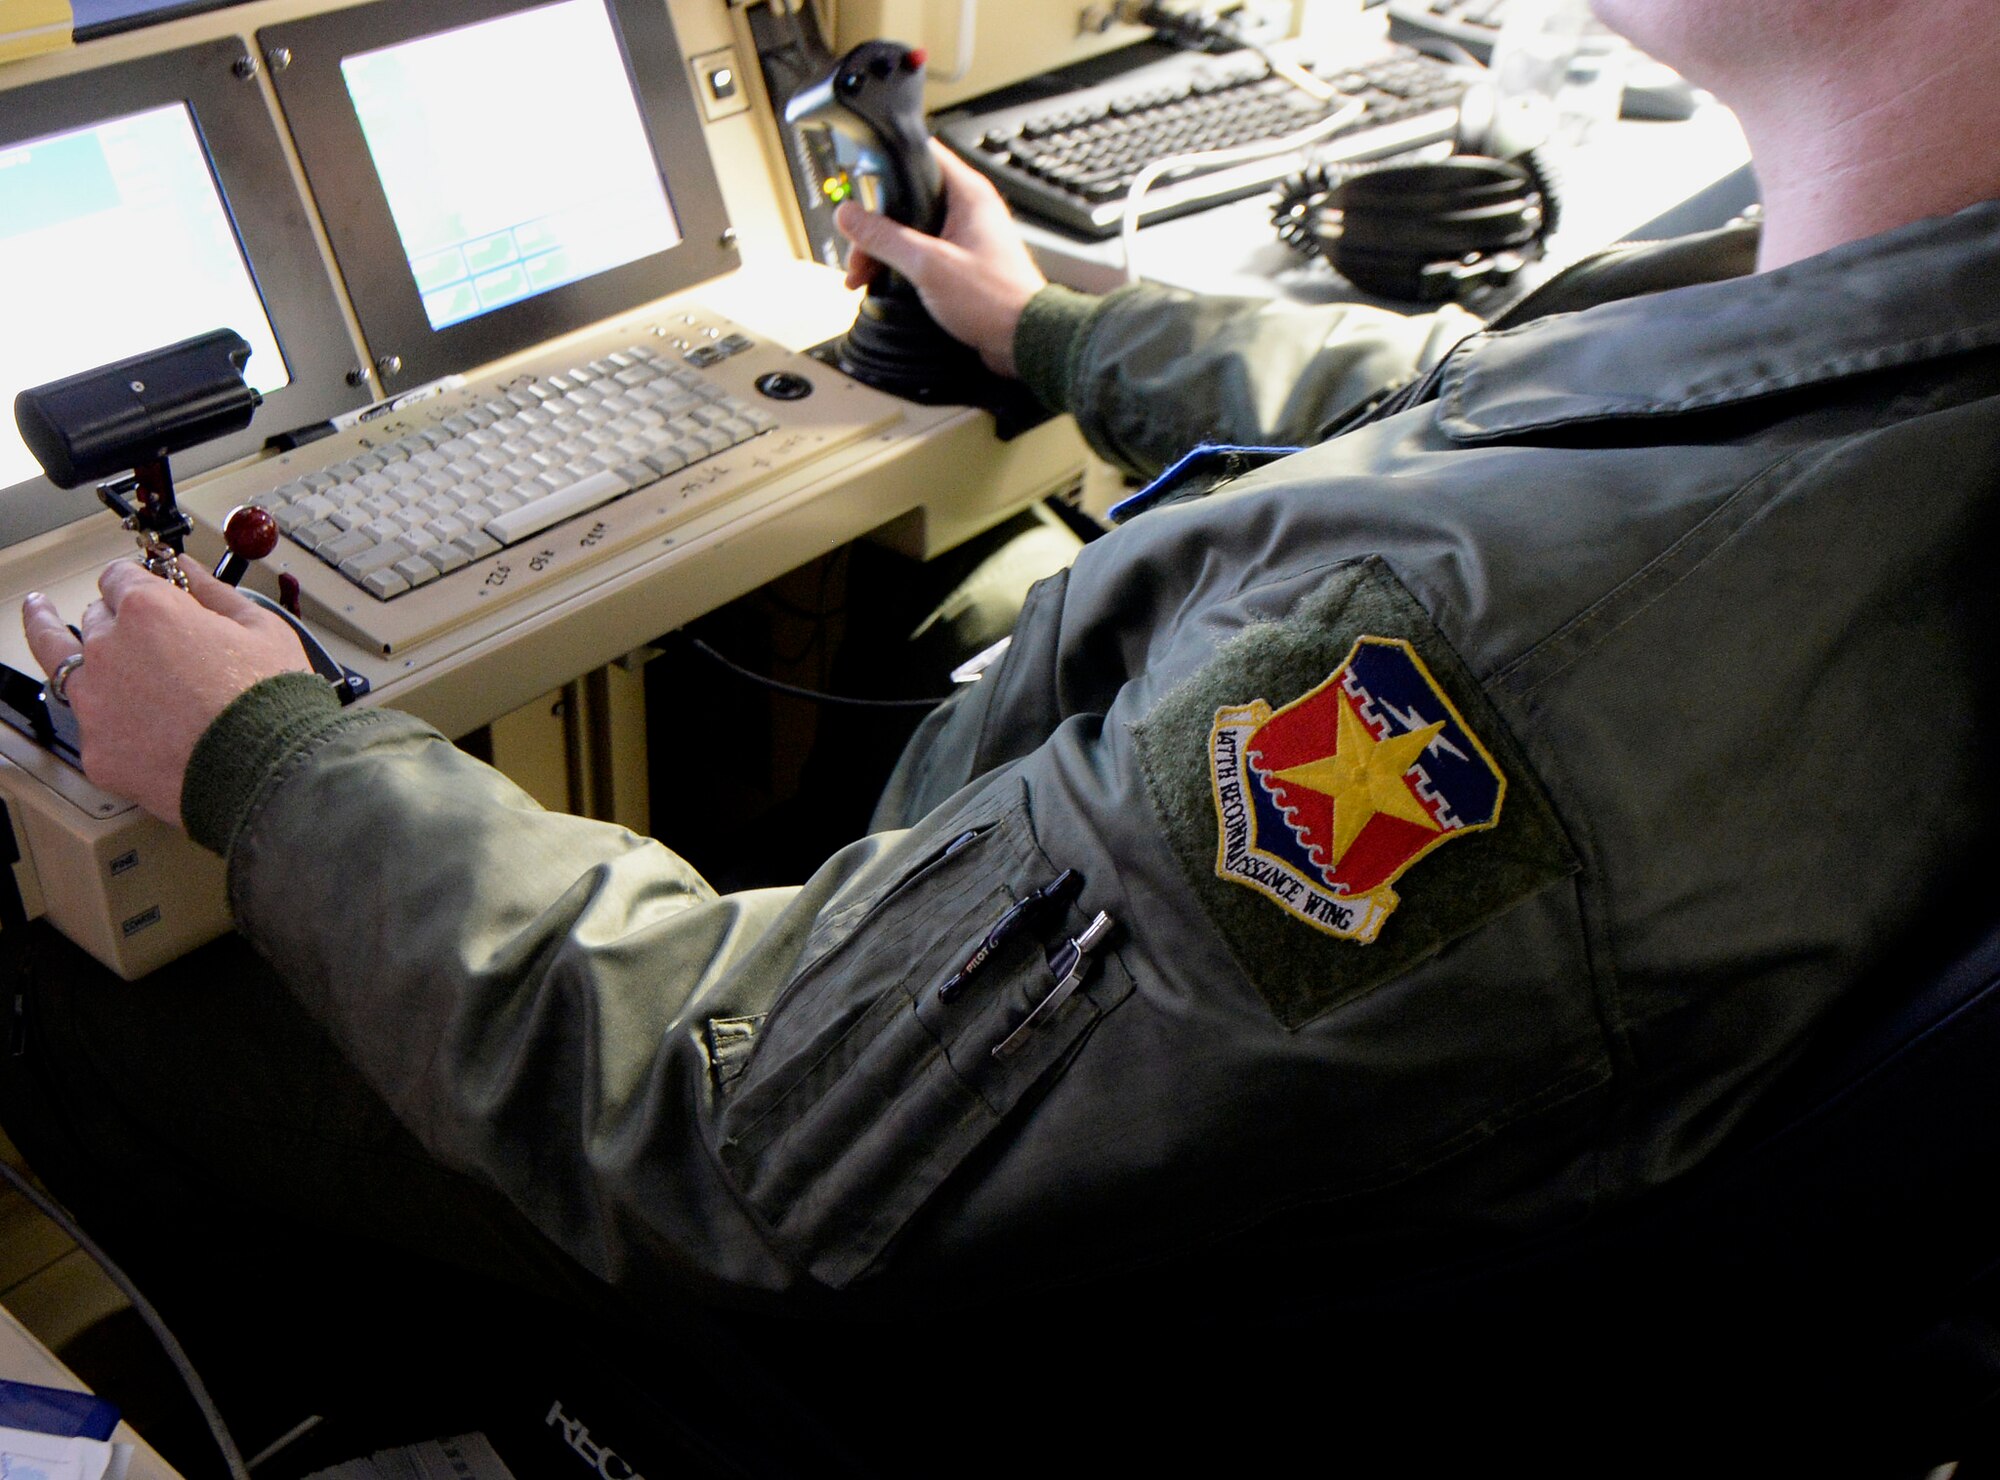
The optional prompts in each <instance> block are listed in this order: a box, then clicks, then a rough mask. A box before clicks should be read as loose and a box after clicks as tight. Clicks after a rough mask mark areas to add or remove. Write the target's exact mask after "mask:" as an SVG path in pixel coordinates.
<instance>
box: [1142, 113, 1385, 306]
mask: <svg viewBox="0 0 2000 1480" xmlns="http://www.w3.org/2000/svg"><path fill="white" fill-rule="evenodd" d="M1367 106H1368V105H1367V104H1366V103H1364V102H1363V101H1362V100H1361V99H1359V98H1350V99H1348V101H1347V102H1346V103H1344V104H1342V105H1341V106H1340V107H1338V108H1336V109H1334V111H1333V112H1331V113H1329V114H1327V115H1326V117H1324V118H1322V119H1320V121H1319V122H1317V123H1315V124H1313V125H1311V126H1310V127H1309V128H1303V129H1300V130H1299V131H1298V132H1297V133H1295V134H1286V135H1285V136H1284V137H1283V138H1279V139H1259V140H1258V141H1257V142H1256V143H1254V144H1238V145H1236V146H1235V147H1233V148H1230V149H1206V150H1203V151H1201V152H1200V153H1196V154H1169V155H1168V156H1166V158H1164V159H1156V160H1154V161H1153V162H1152V163H1151V164H1149V165H1147V166H1146V167H1145V168H1144V169H1142V170H1140V171H1139V173H1138V174H1137V175H1135V176H1133V178H1132V188H1131V189H1129V190H1127V191H1126V192H1125V209H1124V211H1123V213H1122V215H1121V217H1120V220H1119V223H1118V241H1119V245H1120V247H1121V248H1122V249H1123V252H1124V257H1125V281H1126V282H1128V283H1136V282H1138V281H1139V259H1138V245H1139V202H1140V200H1141V198H1142V197H1143V196H1144V195H1145V194H1146V192H1147V191H1148V190H1150V189H1152V188H1153V182H1154V181H1155V180H1157V179H1159V178H1160V177H1161V176H1162V175H1166V174H1171V173H1172V172H1173V171H1175V170H1184V169H1193V168H1197V167H1201V166H1206V165H1214V166H1215V167H1217V168H1218V169H1220V168H1223V167H1225V166H1228V165H1232V164H1248V163H1249V162H1250V161H1251V160H1253V159H1265V158H1268V157H1269V156H1270V155H1273V154H1289V153H1291V152H1293V151H1294V150H1298V149H1303V148H1305V147H1306V146H1307V145H1309V144H1316V143H1318V142H1319V141H1320V140H1321V139H1323V138H1325V137H1326V136H1327V135H1328V134H1331V133H1334V132H1336V131H1337V130H1339V129H1343V128H1345V127H1346V126H1347V125H1348V124H1350V123H1352V122H1353V121H1354V120H1355V119H1357V118H1359V117H1360V116H1361V114H1362V111H1363V110H1364V109H1365V108H1366V107H1367Z"/></svg>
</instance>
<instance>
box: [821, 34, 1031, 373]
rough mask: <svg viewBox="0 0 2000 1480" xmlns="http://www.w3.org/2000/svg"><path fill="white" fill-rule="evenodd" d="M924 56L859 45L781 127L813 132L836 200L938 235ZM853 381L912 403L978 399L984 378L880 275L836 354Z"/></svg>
mask: <svg viewBox="0 0 2000 1480" xmlns="http://www.w3.org/2000/svg"><path fill="white" fill-rule="evenodd" d="M923 104H924V53H923V52H922V51H921V50H914V49H912V48H910V47H907V46H904V45H902V44H900V43H899V42H894V41H864V42H862V43H861V45H859V46H857V47H855V48H854V49H853V50H852V51H850V52H848V53H847V55H845V56H843V57H842V58H841V59H840V60H839V61H838V62H836V63H835V64H834V68H833V71H832V72H831V73H830V74H828V75H827V76H826V77H825V78H823V79H821V80H820V81H819V82H816V83H814V84H813V85H812V86H811V87H808V88H806V89H804V90H803V91H801V92H800V93H798V94H797V95H796V96H795V97H793V99H792V100H791V102H790V103H789V104H788V105H787V106H786V108H785V121H786V122H787V123H791V124H794V125H797V126H799V127H802V128H808V129H815V130H819V131H821V132H822V133H823V134H824V135H825V136H826V138H827V141H828V143H829V144H830V145H831V155H832V157H833V159H834V160H835V161H836V162H837V165H838V171H837V173H836V174H834V175H833V176H832V177H831V178H830V179H828V180H827V181H826V183H825V187H824V188H825V191H826V194H827V196H828V197H829V199H831V200H833V201H835V202H836V203H837V202H839V201H842V200H845V199H847V198H848V197H849V196H857V197H858V198H859V199H860V201H861V204H863V205H865V206H867V207H868V208H869V209H871V210H878V211H880V212H881V213H882V214H883V215H885V216H887V217H888V218H889V219H890V220H892V221H900V222H901V223H902V224H903V225H905V226H909V227H912V228H914V229H915V230H918V231H921V232H924V233H926V234H928V235H931V236H936V235H937V234H938V231H939V230H940V229H941V228H942V227H943V225H944V212H945V201H944V182H943V179H942V177H941V176H940V175H939V172H938V165H937V160H936V159H935V158H933V157H932V155H931V150H930V131H929V130H928V129H927V128H926V127H925V125H924V107H923ZM834 362H835V363H836V364H837V365H838V366H839V367H840V369H841V370H842V371H844V372H845V373H847V374H849V375H851V376H853V377H854V378H855V379H856V380H860V381H864V382H866V383H867V384H869V385H872V386H876V387H878V388H879V389H882V390H886V391H889V392H891V393H893V394H895V395H899V396H905V397H908V398H909V399H911V400H916V401H970V402H981V401H983V400H985V399H987V398H988V397H989V394H990V393H989V391H988V389H987V387H988V385H989V382H990V381H991V379H992V377H991V375H990V373H989V372H988V371H987V370H986V368H985V366H984V365H982V364H981V363H980V361H979V357H978V355H976V354H975V353H974V352H973V351H972V350H970V349H968V348H967V347H966V346H965V345H963V344H960V343H959V342H958V341H957V340H956V339H953V338H952V337H951V336H950V335H949V334H947V333H946V332H945V331H944V330H943V329H941V328H939V327H938V324H937V321H936V320H935V319H933V318H932V317H931V316H930V313H929V311H928V310H927V309H925V307H924V305H923V302H922V300H920V299H919V298H918V297H917V290H916V288H915V287H914V286H913V285H912V284H911V283H910V281H909V280H908V279H907V278H905V277H903V276H902V275H901V274H900V273H896V272H892V271H890V270H889V269H888V268H886V267H885V268H882V269H881V270H880V271H878V272H877V273H876V274H875V280H874V281H873V282H872V283H870V284H869V286H868V293H867V296H866V297H864V298H863V299H862V300H861V312H860V314H859V315H858V316H857V317H856V318H855V321H854V327H853V328H851V329H849V330H848V331H847V336H846V338H844V339H842V340H841V341H840V343H839V345H838V347H837V348H836V350H835V352H834Z"/></svg>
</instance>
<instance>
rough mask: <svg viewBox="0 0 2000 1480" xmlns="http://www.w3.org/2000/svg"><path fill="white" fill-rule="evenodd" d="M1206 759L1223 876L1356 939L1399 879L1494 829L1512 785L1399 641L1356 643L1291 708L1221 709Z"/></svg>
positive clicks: (1390, 904) (1377, 924)
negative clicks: (1452, 845) (1461, 841)
mask: <svg viewBox="0 0 2000 1480" xmlns="http://www.w3.org/2000/svg"><path fill="white" fill-rule="evenodd" d="M1208 754H1209V767H1210V773H1211V777H1212V779H1213V781H1214V785H1215V807H1216V817H1217V821H1218V824H1219V829H1220V836H1219V841H1218V846H1217V850H1216V861H1215V872H1216V874H1217V876H1218V877H1220V878H1223V879H1227V880H1230V881H1232V882H1234V883H1238V884H1242V885H1244V886H1245V887H1247V888H1250V889H1254V890H1256V891H1257V892H1259V893H1261V894H1263V895H1264V896H1266V897H1267V898H1269V899H1270V900H1271V901H1272V902H1274V903H1275V904H1278V905H1279V906H1281V907H1282V908H1284V909H1285V910H1287V911H1289V912H1290V913H1291V914H1293V915H1295V916H1297V917H1298V918H1299V919H1301V920H1303V921H1305V922H1306V923H1307V924H1309V925H1312V926H1314V927H1315V928H1317V929H1320V930H1323V931H1325V932H1326V933H1327V934H1329V935H1335V936H1340V937H1342V938H1344V939H1348V940H1353V941H1357V942H1361V943H1366V942H1368V941H1372V940H1374V939H1375V937H1376V935H1377V933H1378V932H1379V931H1380V930H1381V928H1382V923H1383V921H1385V920H1387V919H1388V918H1389V915H1390V913H1391V912H1392V911H1394V910H1395V908H1396V904H1397V898H1396V892H1395V890H1394V889H1393V888H1391V887H1390V886H1391V885H1392V884H1394V882H1395V881H1396V880H1397V879H1398V878H1399V877H1401V875H1402V874H1403V872H1404V871H1405V870H1406V869H1408V868H1409V867H1410V866H1411V865H1412V864H1414V863H1416V862H1417V860H1419V859H1420V858H1422V857H1424V855H1425V854H1427V853H1429V852H1431V851H1432V850H1433V849H1435V848H1439V847H1442V846H1443V845H1444V844H1446V843H1448V842H1450V841H1451V840H1452V839H1453V838H1457V837H1462V836H1464V835H1466V834H1468V833H1474V832H1480V831H1483V830H1485V829H1487V828H1490V827H1492V826H1493V825H1494V824H1495V823H1496V822H1498V821H1499V818H1500V803H1501V800H1502V798H1503V797H1504V796H1505V795H1506V791H1507V780H1506V777H1505V776H1504V775H1503V774H1502V773H1501V771H1500V767H1499V766H1498V765H1497V764H1496V763H1495V762H1494V760H1493V757H1492V756H1491V755H1490V754H1488V752H1487V750H1486V747H1485V746H1484V745H1482V744H1481V743H1480V742H1479V737H1478V736H1476V735H1474V734H1473V733H1472V731H1471V729H1470V728H1469V727H1468V726H1467V725H1466V723H1465V721H1464V720H1463V719H1462V718H1461V717H1460V715H1459V713H1458V711H1457V709H1455V708H1454V707H1453V706H1452V703H1451V701H1450V700H1449V699H1447V698H1446V697H1445V695H1444V690H1443V689H1442V688H1440V687H1439V685H1438V683H1437V681H1436V680H1435V679H1434V678H1432V677H1431V674H1430V670H1429V669H1427V668H1426V667H1425V666H1424V663H1423V660H1422V659H1421V658H1419V657H1418V656H1417V653H1416V650H1415V649H1414V648H1412V647H1411V646H1410V644H1409V643H1407V642H1404V641H1402V640H1401V639H1400V638H1392V637H1373V636H1363V637H1360V638H1358V639H1356V641H1355V643H1354V646H1353V647H1352V648H1351V649H1350V650H1349V651H1348V654H1347V657H1346V658H1345V659H1344V660H1343V661H1342V662H1341V665H1340V666H1339V667H1338V668H1336V669H1335V670H1334V671H1333V673H1332V674H1331V675H1329V676H1328V677H1327V679H1326V681H1325V682H1323V683H1321V684H1320V685H1319V686H1318V687H1317V688H1314V689H1313V690H1311V691H1310V692H1309V693H1306V694H1304V695H1302V696H1301V697H1300V698H1298V699H1295V700H1293V701H1292V702H1291V703H1290V704H1287V705H1285V706H1284V708H1282V709H1278V710H1275V711H1274V710H1273V709H1272V708H1271V707H1270V705H1268V704H1267V703H1265V702H1264V701H1263V700H1261V699H1259V700H1255V701H1253V702H1251V703H1249V704H1241V705H1231V706H1226V707H1224V708H1222V709H1219V710H1217V711H1216V714H1215V723H1214V726H1213V727H1212V728H1211V729H1210V731H1209V740H1208Z"/></svg>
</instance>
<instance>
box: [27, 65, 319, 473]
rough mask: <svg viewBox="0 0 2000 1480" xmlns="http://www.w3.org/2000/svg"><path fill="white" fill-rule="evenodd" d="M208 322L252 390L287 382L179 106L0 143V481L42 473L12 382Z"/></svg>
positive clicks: (89, 363) (155, 343) (163, 341)
mask: <svg viewBox="0 0 2000 1480" xmlns="http://www.w3.org/2000/svg"><path fill="white" fill-rule="evenodd" d="M135 244H143V248H140V249H135ZM212 329H234V330H235V331H236V332H237V333H239V334H241V335H242V336H243V337H244V338H245V339H246V340H248V341H249V342H250V346H251V350H252V353H251V356H250V362H249V364H248V365H247V366H246V367H245V372H244V373H245V378H246V379H248V380H249V382H250V384H251V385H253V386H254V387H256V388H257V389H258V390H259V391H262V392H264V393H265V394H267V395H268V394H270V393H272V392H274V391H277V390H279V389H281V388H282V387H284V386H285V385H287V384H288V383H289V377H288V373H287V370H286V365H285V360H284V357H283V356H282V355H281V354H280V353H279V350H278V340H277V335H276V333H275V332H274V331H273V329H272V327H271V320H270V318H269V317H268V316H267V314H266V313H265V310H264V304H263V301H262V300H261V298H260V297H259V295H258V292H257V284H256V282H255V280H254V279H253V278H252V276H251V273H250V269H249V267H248V265H247V264H246V262H245V260H244V256H243V249H242V247H241V245H240V243H239V242H238V240H237V237H236V232H235V230H234V229H233V228H232V226H231V224H230V217H229V212H228V210H227V208H226V207H225V206H224V204H223V199H222V194H221V192H220V190H219V189H218V188H217V186H216V183H215V178H214V176H213V175H212V174H211V173H210V170H209V165H208V158H207V155H206V154H205V152H204V151H203V148H202V144H201V140H200V138H199V137H198V136H197V134H196V130H195V125H194V120H193V118H192V117H191V116H190V114H189V112H188V109H187V108H186V106H185V105H183V104H179V103H174V104H169V105H167V106H164V107H158V108H150V109H147V110H145V111H143V112H137V113H131V114H127V115H124V116H121V117H118V118H113V119H109V120H106V121H104V122H101V123H98V124H95V125H92V126H90V127H85V128H78V129H72V130H70V131H68V132H63V133H52V134H48V135H46V136H43V137H40V138H33V139H28V140H25V141H22V142H18V143H12V144H6V145H0V402H4V405H0V487H7V486H10V485H12V484H15V483H18V482H21V481H22V480H24V479H27V478H31V477H34V476H35V475H36V474H38V473H39V472H40V469H39V468H38V467H37V466H36V465H35V461H34V458H33V457H32V456H31V455H30V454H29V452H28V450H27V448H26V447H24V446H23V445H22V443H21V440H20V437H19V435H18V434H17V433H16V432H15V430H14V418H13V414H12V408H13V398H14V394H15V393H16V392H17V391H21V390H24V389H26V388H28V387H29V386H36V385H41V384H44V383H46V382H48V381H51V380H58V379H61V378H62V377H63V376H66V375H74V374H76V373H78V372H79V371H83V370H88V369H91V368H92V367H94V366H97V365H102V364H105V363H107V362H109V361H112V360H118V359H123V358H125V357H126V356H128V355H135V354H140V353H143V352H144V351H146V350H150V349H158V348H161V347H162V346H165V345H168V344H172V343H174V342H175V341H177V340H181V339H186V338H189V337H190V336H192V335H196V334H203V333H207V332H208V331H209V330H212Z"/></svg>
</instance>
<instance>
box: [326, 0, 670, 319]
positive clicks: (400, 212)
mask: <svg viewBox="0 0 2000 1480" xmlns="http://www.w3.org/2000/svg"><path fill="white" fill-rule="evenodd" d="M340 72H341V78H342V81H343V83H344V84H345V86H346V89H347V94H348V97H349V98H350V100H351V101H352V103H353V105H354V112H355V116H356V117H357V118H358V119H359V121H360V124H361V131H362V135H363V137H364V138H365V139H366V141H367V147H368V153H369V156H370V158H371V161H372V163H373V165H374V168H375V172H376V174H377V176H378V177H379V179H380V181H381V184H382V191H383V194H384V195H385V196H386V197H387V199H388V203H389V211H390V214H391V216H392V217H393V219H394V221H395V225H396V232H397V235H398V237H399V238H400V239H401V246H402V252H403V256H404V258H405V259H406V260H407V261H408V263H409V270H410V275H411V277H412V278H413V279H414V280H415V283H416V287H417V292H418V294H419V296H420V298H421V300H422V303H423V311H424V315H425V317H426V318H427V319H428V320H429V321H430V326H431V328H432V329H434V330H435V329H442V328H445V327H447V326H449V325H452V324H457V323H461V322H464V321H465V320H468V319H473V318H477V317H479V316H480V315H482V314H486V313H490V312H491V311H493V310H494V309H497V308H501V307H504V306H505V305H507V304H511V303H518V302H520V301H522V300H523V299H527V298H532V297H534V296H535V295H536V294H539V293H544V292H546V291H548V290H549V289H551V288H556V287H560V286H562V285H564V284H566V283H573V282H576V281H578V280H580V279H583V278H588V277H592V276H594V275H596V274H598V273H602V272H605V271H607V270H609V269H611V268H615V267H619V266H622V265H624V264H626V263H629V262H635V261H637V260H639V259H641V258H644V257H649V256H651V255H653V254H655V253H658V252H662V251H665V250H667V249H669V248H671V247H674V246H676V245H677V244H679V242H680V240H681V228H680V224H679V222H678V221H677V220H676V219H675V215H674V211H673V207H672V206H671V205H670V204H669V202H668V200H667V195H666V191H665V189H664V187H663V186H662V184H661V179H660V168H659V164H658V162H657V161H656V160H655V159H654V156H653V150H652V146H651V145H650V143H649V142H648V139H647V133H646V129H645V126H644V124H643V123H642V121H641V119H640V115H639V109H638V105H637V103H636V102H635V101H634V99H633V95H632V89H631V84H630V82H629V81H628V79H627V77H626V73H625V66H624V62H623V59H622V57H621V55H620V52H619V46H618V42H617V39H616V37H615V36H614V34H613V31H612V27H611V20H610V17H609V15H608V14H607V13H606V11H605V9H604V5H603V0H560V3H557V4H553V5H545V6H541V7H538V8H536V9H532V10H526V11H520V12H517V13H514V14H511V15H504V16H500V17H497V18H495V19H491V20H486V21H480V22H476V23H474V24H471V25H467V26H461V27H458V28H457V29H455V30H450V31H443V32H439V33H437V34H435V35H431V36H424V37H420V38H417V39H415V40H410V41H405V42H401V43H399V44H397V45H393V46H386V47H382V48H379V49H376V50H371V51H362V52H356V53H355V54H353V55H350V56H346V57H343V58H342V59H341V61H340Z"/></svg>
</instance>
